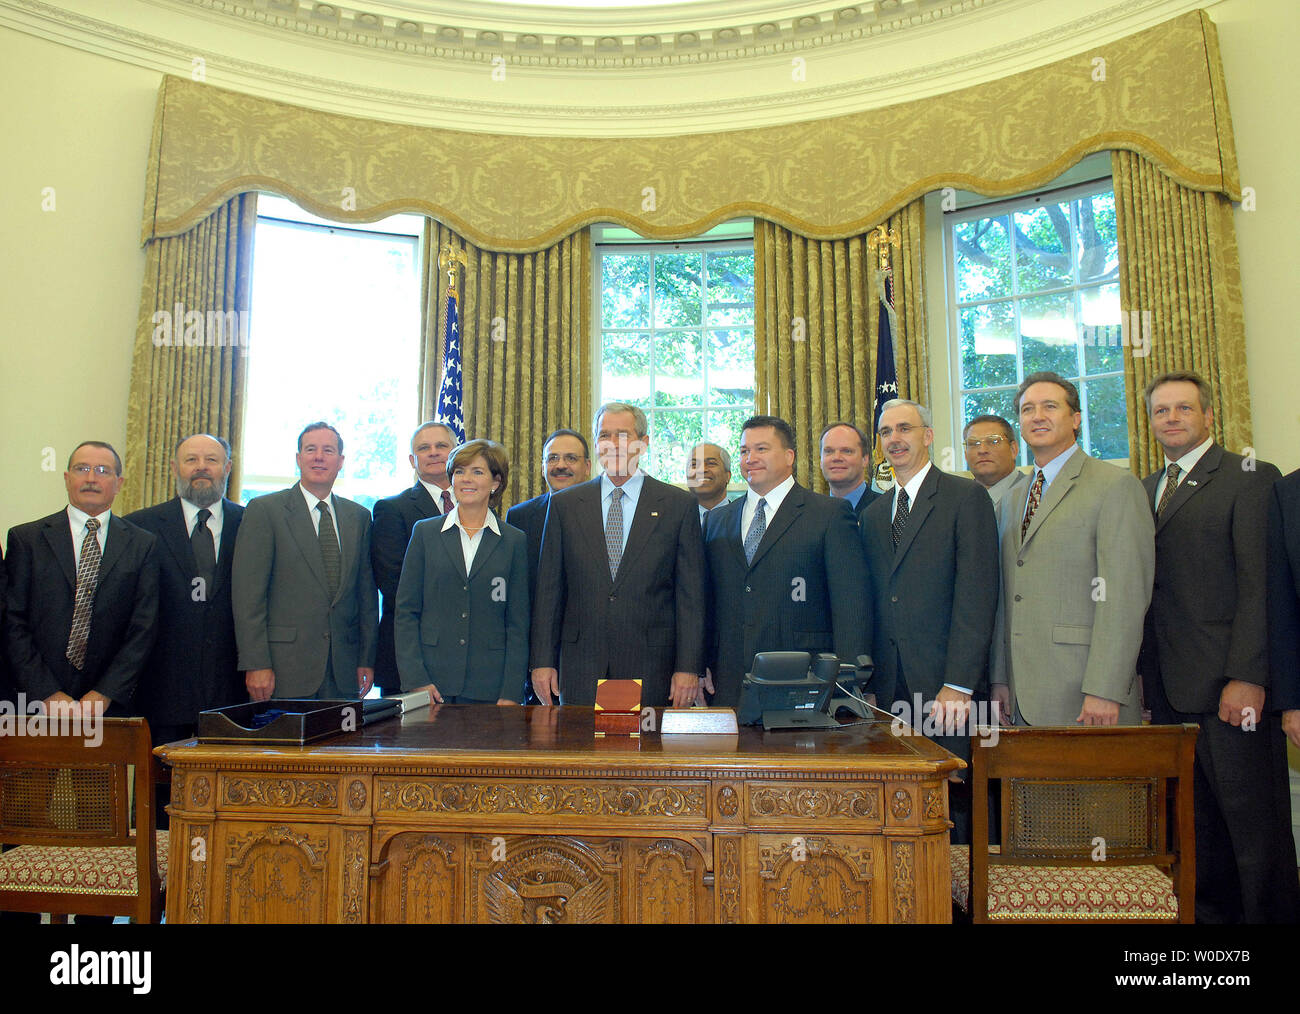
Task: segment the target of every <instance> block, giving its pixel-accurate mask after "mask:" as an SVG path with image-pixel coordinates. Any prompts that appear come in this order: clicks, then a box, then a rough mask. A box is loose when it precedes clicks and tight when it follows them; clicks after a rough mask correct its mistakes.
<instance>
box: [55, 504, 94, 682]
mask: <svg viewBox="0 0 1300 1014" xmlns="http://www.w3.org/2000/svg"><path fill="white" fill-rule="evenodd" d="M98 531H99V520H98V519H97V518H91V519H90V520H89V521H87V522H86V537H85V538H84V539H82V540H81V562H80V563H79V564H77V601H76V604H75V605H74V606H73V608H72V629H71V630H70V631H69V632H68V648H67V650H66V651H65V652H64V653H63V654H64V656H65V657H66V658H67V660H68V661H69V662H71V663H72V668H74V669H77V670H80V669H81V667H82V666H83V665H85V664H86V643H87V642H88V641H89V640H90V613H91V610H92V609H93V608H94V605H95V588H96V587H97V586H98V585H99V561H100V558H101V554H100V552H99V538H98V536H97V535H96V534H95V533H96V532H98Z"/></svg>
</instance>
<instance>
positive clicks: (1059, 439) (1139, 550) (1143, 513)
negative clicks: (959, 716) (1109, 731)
mask: <svg viewBox="0 0 1300 1014" xmlns="http://www.w3.org/2000/svg"><path fill="white" fill-rule="evenodd" d="M1015 407H1016V411H1017V413H1018V414H1019V416H1020V432H1021V435H1022V436H1023V437H1024V440H1025V443H1026V444H1027V445H1028V446H1029V449H1030V451H1031V452H1032V453H1033V456H1034V470H1033V472H1031V473H1030V474H1029V475H1025V476H1022V477H1021V479H1020V481H1019V482H1017V483H1016V485H1015V486H1014V487H1012V489H1011V491H1010V492H1009V493H1007V495H1006V499H1005V500H1004V501H1003V503H1002V512H1003V515H1004V518H1005V520H1006V526H1005V532H1004V533H1003V536H1002V593H1001V597H1000V600H999V602H998V625H997V630H996V631H995V633H994V643H993V652H992V656H993V657H992V675H991V682H992V684H993V687H992V696H993V699H994V700H995V701H998V702H999V703H1000V704H1001V706H1002V709H1003V713H1004V714H1006V713H1008V712H1009V709H1010V706H1011V704H1010V702H1011V701H1012V700H1013V699H1014V701H1015V705H1014V708H1015V715H1016V720H1017V723H1018V724H1028V725H1074V724H1076V723H1080V724H1083V725H1116V724H1120V725H1136V724H1138V722H1139V721H1140V717H1141V716H1140V710H1139V704H1138V682H1137V657H1138V650H1139V649H1140V648H1141V646H1142V623H1143V617H1144V616H1145V615H1146V611H1147V605H1148V603H1149V602H1150V601H1151V582H1152V578H1153V575H1154V573H1155V526H1154V524H1153V523H1152V520H1151V508H1150V506H1149V505H1148V503H1147V497H1146V494H1145V492H1144V490H1143V489H1142V483H1140V482H1139V481H1138V480H1137V478H1136V477H1134V476H1133V474H1132V473H1131V472H1129V471H1127V470H1125V469H1121V468H1116V467H1115V466H1113V465H1108V464H1106V463H1105V462H1103V461H1098V460H1097V459H1096V458H1090V457H1089V456H1088V455H1086V454H1085V453H1084V452H1083V450H1082V448H1080V447H1079V446H1078V444H1077V443H1076V441H1077V439H1078V433H1079V424H1080V422H1081V420H1082V415H1081V413H1080V409H1079V391H1078V388H1076V387H1075V386H1074V384H1072V383H1070V381H1068V380H1066V379H1065V378H1064V377H1061V376H1059V375H1057V374H1055V373H1047V372H1044V373H1031V374H1030V375H1029V376H1027V377H1026V378H1025V379H1024V382H1023V383H1021V385H1020V389H1019V390H1018V391H1017V393H1016V400H1015Z"/></svg>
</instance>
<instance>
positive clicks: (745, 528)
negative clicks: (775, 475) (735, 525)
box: [740, 475, 794, 542]
mask: <svg viewBox="0 0 1300 1014" xmlns="http://www.w3.org/2000/svg"><path fill="white" fill-rule="evenodd" d="M792 489H794V476H793V475H787V476H786V477H785V481H784V482H781V483H779V484H777V485H776V486H774V487H773V488H772V489H771V490H770V491H769V492H767V493H755V492H754V491H753V490H752V489H751V490H749V491H748V492H747V493H746V494H745V507H744V509H743V510H742V511H741V512H740V541H741V542H744V541H745V536H747V535H748V534H749V526H750V525H751V524H753V522H754V512H755V511H756V510H758V501H760V500H766V501H767V504H766V506H765V507H764V510H763V525H764V527H767V526H770V525H771V524H772V519H773V518H774V517H776V512H777V511H779V510H780V509H781V503H782V502H783V501H784V500H785V498H786V495H787V494H788V493H789V492H790V490H792Z"/></svg>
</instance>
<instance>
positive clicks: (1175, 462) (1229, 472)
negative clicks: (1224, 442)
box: [1139, 371, 1300, 923]
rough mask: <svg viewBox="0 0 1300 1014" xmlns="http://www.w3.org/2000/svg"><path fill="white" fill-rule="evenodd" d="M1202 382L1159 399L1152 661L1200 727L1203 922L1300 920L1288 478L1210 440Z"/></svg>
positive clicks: (1179, 379)
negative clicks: (1272, 506)
mask: <svg viewBox="0 0 1300 1014" xmlns="http://www.w3.org/2000/svg"><path fill="white" fill-rule="evenodd" d="M1210 398H1211V392H1210V387H1209V384H1207V383H1206V382H1205V380H1203V379H1202V378H1201V377H1200V376H1198V375H1197V374H1195V373H1190V372H1186V371H1178V372H1173V373H1165V374H1163V375H1161V376H1159V377H1156V378H1155V379H1154V380H1153V381H1151V383H1150V384H1148V385H1147V389H1146V401H1147V410H1148V412H1149V413H1150V417H1151V429H1152V431H1153V432H1154V434H1155V438H1156V440H1157V442H1159V444H1160V446H1161V447H1162V448H1164V452H1165V467H1164V468H1163V469H1160V470H1159V471H1157V472H1153V473H1152V474H1151V475H1149V476H1147V477H1146V478H1145V479H1144V480H1143V485H1144V486H1145V487H1146V491H1147V496H1148V498H1149V500H1150V504H1151V510H1152V512H1153V513H1154V515H1155V519H1156V576H1155V587H1154V590H1153V592H1152V595H1151V605H1150V608H1149V610H1148V612H1147V620H1146V630H1145V636H1144V638H1143V642H1142V652H1141V654H1140V655H1139V670H1140V672H1141V674H1142V680H1143V687H1144V689H1145V691H1146V701H1147V704H1148V706H1149V707H1150V708H1151V716H1152V719H1153V720H1154V721H1155V722H1157V723H1159V724H1171V723H1176V722H1196V723H1198V724H1199V725H1200V727H1201V733H1200V735H1199V736H1198V737H1197V740H1196V774H1195V783H1196V784H1195V796H1196V921H1197V922H1213V923H1239V922H1248V923H1258V922H1296V921H1300V885H1297V881H1296V863H1295V847H1294V845H1293V843H1292V840H1291V807H1290V800H1289V789H1288V785H1287V764H1286V738H1285V736H1284V735H1283V733H1282V729H1281V726H1280V724H1279V722H1278V719H1277V716H1276V714H1275V713H1274V709H1273V704H1272V702H1270V701H1269V700H1268V696H1269V658H1268V637H1267V634H1268V618H1267V607H1266V605H1265V592H1266V588H1267V584H1268V579H1267V571H1268V563H1267V544H1268V535H1267V533H1268V510H1269V500H1270V498H1271V494H1272V489H1273V483H1274V481H1275V480H1277V479H1279V478H1280V477H1281V475H1280V473H1279V472H1278V470H1277V469H1276V468H1275V467H1274V466H1273V465H1270V464H1268V463H1267V462H1264V461H1256V460H1254V459H1253V458H1250V459H1246V458H1242V457H1241V456H1240V455H1237V454H1233V453H1232V452H1231V451H1227V450H1224V448H1222V447H1221V446H1219V445H1218V444H1217V443H1215V442H1214V439H1213V437H1212V436H1211V432H1212V427H1213V423H1214V414H1213V410H1212V409H1211V407H1210V404H1211V402H1210Z"/></svg>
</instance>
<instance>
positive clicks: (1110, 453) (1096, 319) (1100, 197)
mask: <svg viewBox="0 0 1300 1014" xmlns="http://www.w3.org/2000/svg"><path fill="white" fill-rule="evenodd" d="M944 237H945V243H946V247H947V250H948V268H949V270H948V272H947V274H948V307H949V308H950V309H949V312H950V314H951V319H950V321H949V333H950V334H953V335H956V336H957V337H958V340H957V341H956V342H954V343H953V360H954V362H953V366H954V371H955V373H954V375H955V377H956V378H957V382H958V388H959V390H958V396H957V403H958V416H959V418H958V419H957V420H956V427H957V430H958V436H959V435H960V428H961V426H962V424H963V422H964V421H965V420H968V419H971V418H973V417H974V416H977V415H981V414H983V413H986V412H991V413H995V414H997V415H1000V416H1003V417H1004V418H1006V419H1010V420H1011V421H1012V423H1013V424H1016V426H1017V430H1018V429H1019V421H1018V419H1017V418H1016V415H1015V413H1014V412H1013V411H1012V407H1011V406H1012V400H1013V399H1014V397H1015V393H1016V387H1017V386H1018V385H1019V383H1020V381H1021V380H1023V379H1024V377H1025V376H1026V375H1027V374H1029V373H1033V372H1035V371H1037V370H1055V371H1056V372H1057V373H1059V374H1061V376H1063V377H1066V378H1067V379H1069V380H1072V381H1074V382H1075V383H1076V384H1077V385H1078V387H1079V397H1080V401H1081V407H1082V410H1083V413H1082V414H1083V423H1082V432H1081V433H1080V442H1081V443H1082V445H1083V447H1084V448H1085V450H1087V452H1088V453H1089V454H1091V455H1094V456H1096V457H1100V458H1126V457H1128V421H1127V409H1126V404H1125V400H1124V360H1123V356H1124V351H1125V349H1124V347H1123V345H1122V344H1121V339H1122V335H1121V328H1120V305H1119V284H1118V277H1119V248H1118V243H1117V239H1116V231H1115V196H1114V193H1113V191H1112V188H1111V182H1110V180H1109V179H1107V180H1102V181H1096V182H1093V183H1088V184H1083V185H1081V186H1075V187H1071V188H1069V189H1066V190H1057V191H1054V192H1051V193H1046V194H1039V195H1037V196H1033V197H1027V198H1017V199H1015V200H1013V201H1003V202H1000V203H997V204H985V205H983V206H980V207H974V208H968V209H965V210H961V211H956V212H950V213H948V214H947V215H946V216H945V222H944ZM1022 450H1023V445H1022ZM1022 463H1024V462H1023V461H1022Z"/></svg>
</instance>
